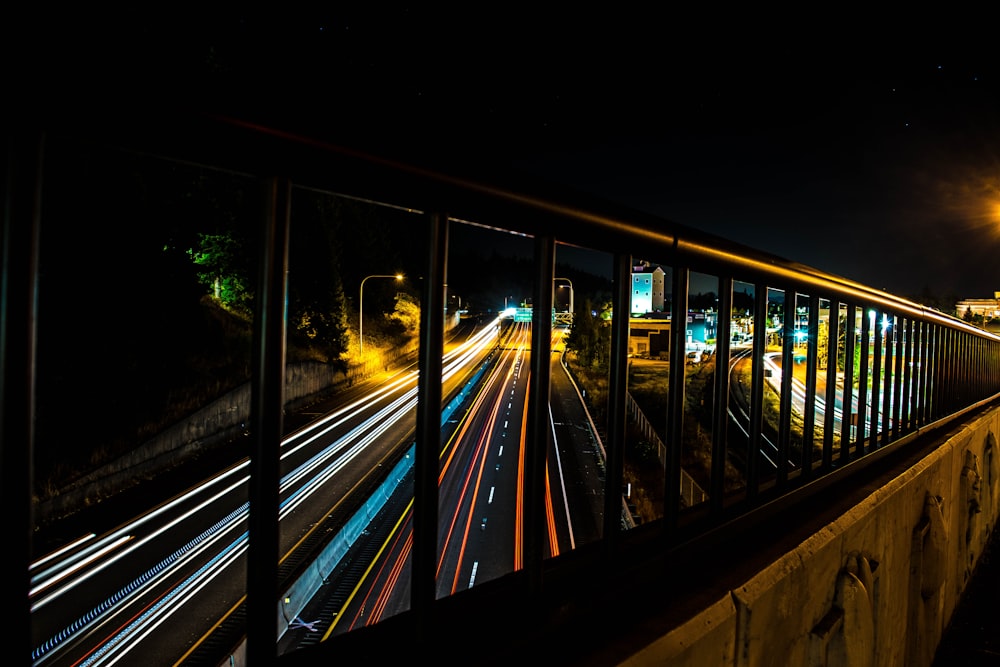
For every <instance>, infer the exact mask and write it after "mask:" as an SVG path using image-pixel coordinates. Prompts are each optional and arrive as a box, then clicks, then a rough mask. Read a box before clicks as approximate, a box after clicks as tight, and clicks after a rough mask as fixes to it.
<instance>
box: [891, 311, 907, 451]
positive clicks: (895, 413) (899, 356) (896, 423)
mask: <svg viewBox="0 0 1000 667" xmlns="http://www.w3.org/2000/svg"><path fill="white" fill-rule="evenodd" d="M905 332H906V319H905V318H904V317H903V316H902V315H897V316H896V328H895V336H896V351H895V353H894V354H895V359H894V363H895V368H896V370H895V372H894V373H893V383H892V401H893V405H892V419H893V422H892V438H893V439H894V440H895V439H896V438H898V437H899V435H900V433H901V432H903V429H902V427H901V424H900V420H901V419H902V415H903V405H902V401H903V384H904V383H905V382H906V377H905V376H904V375H903V359H904V357H905V354H904V347H903V345H904V340H905V339H906V336H905Z"/></svg>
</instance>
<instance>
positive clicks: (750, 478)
mask: <svg viewBox="0 0 1000 667" xmlns="http://www.w3.org/2000/svg"><path fill="white" fill-rule="evenodd" d="M753 321H754V326H753V366H752V367H751V370H750V373H751V384H752V386H751V388H750V446H749V448H748V450H747V500H753V499H754V498H755V497H756V496H757V492H758V490H759V488H760V456H761V454H760V448H761V445H762V443H763V434H762V432H761V428H762V427H763V424H764V353H765V352H766V348H767V327H766V326H761V324H762V323H764V322H767V285H765V284H764V283H757V284H755V285H754V303H753Z"/></svg>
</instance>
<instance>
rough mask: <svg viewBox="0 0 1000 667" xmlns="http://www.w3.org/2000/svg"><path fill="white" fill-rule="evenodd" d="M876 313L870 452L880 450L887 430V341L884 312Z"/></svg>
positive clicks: (873, 334) (873, 336) (872, 367)
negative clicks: (884, 399)
mask: <svg viewBox="0 0 1000 667" xmlns="http://www.w3.org/2000/svg"><path fill="white" fill-rule="evenodd" d="M873 312H875V321H874V322H872V365H871V387H872V397H871V411H872V420H871V432H870V433H869V434H868V451H873V450H875V449H877V448H878V438H879V434H880V433H881V432H882V429H883V428H885V426H884V425H883V421H884V420H885V418H886V415H885V414H884V413H883V412H882V410H881V408H880V407H879V406H880V404H881V403H880V400H879V399H881V397H882V373H883V372H884V371H885V368H884V367H883V365H882V346H883V345H884V344H885V341H884V339H883V336H882V318H883V316H884V313H882V311H880V310H879V311H873Z"/></svg>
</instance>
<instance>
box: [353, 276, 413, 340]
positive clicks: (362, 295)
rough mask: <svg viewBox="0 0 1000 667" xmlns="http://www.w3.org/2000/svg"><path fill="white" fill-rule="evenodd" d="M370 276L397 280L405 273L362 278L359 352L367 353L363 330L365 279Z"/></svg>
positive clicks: (359, 305)
mask: <svg viewBox="0 0 1000 667" xmlns="http://www.w3.org/2000/svg"><path fill="white" fill-rule="evenodd" d="M369 278H395V279H396V280H402V279H403V274H402V273H397V274H396V275H392V276H390V275H374V276H365V277H364V279H362V281H361V289H360V294H359V295H358V353H359V354H364V353H365V337H364V334H363V333H362V331H363V329H364V323H365V315H364V303H365V281H366V280H368V279H369Z"/></svg>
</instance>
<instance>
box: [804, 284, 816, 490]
mask: <svg viewBox="0 0 1000 667" xmlns="http://www.w3.org/2000/svg"><path fill="white" fill-rule="evenodd" d="M818 357H819V295H817V294H812V295H810V296H809V335H808V336H806V399H805V406H804V408H803V413H804V414H803V415H802V418H803V423H802V477H803V479H809V478H811V477H812V474H813V440H814V437H815V427H816V383H817V377H816V375H817V374H816V370H817V369H816V365H817V363H818V361H817V359H818Z"/></svg>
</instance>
